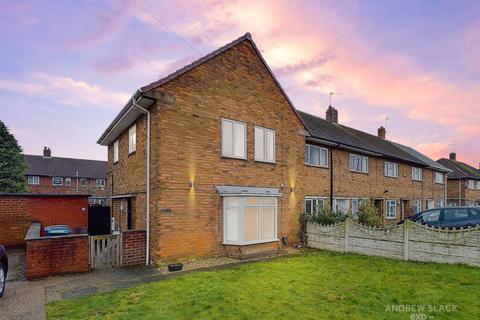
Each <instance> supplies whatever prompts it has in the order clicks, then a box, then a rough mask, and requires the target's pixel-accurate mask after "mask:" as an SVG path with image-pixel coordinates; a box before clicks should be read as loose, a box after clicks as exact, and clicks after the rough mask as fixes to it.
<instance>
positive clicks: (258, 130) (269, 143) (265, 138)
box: [255, 126, 275, 162]
mask: <svg viewBox="0 0 480 320" xmlns="http://www.w3.org/2000/svg"><path fill="white" fill-rule="evenodd" d="M255 161H263V162H275V130H272V129H267V128H262V127H257V126H255Z"/></svg>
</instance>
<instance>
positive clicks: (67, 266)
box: [26, 235, 89, 280]
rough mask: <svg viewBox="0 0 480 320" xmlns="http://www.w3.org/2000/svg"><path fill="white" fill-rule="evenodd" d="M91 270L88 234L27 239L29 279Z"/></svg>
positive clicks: (27, 271) (27, 273)
mask: <svg viewBox="0 0 480 320" xmlns="http://www.w3.org/2000/svg"><path fill="white" fill-rule="evenodd" d="M88 271H89V241H88V235H73V236H66V237H52V238H43V239H42V238H40V239H32V240H27V244H26V276H27V279H28V280H32V279H36V278H42V277H48V276H53V275H57V274H64V273H78V272H88Z"/></svg>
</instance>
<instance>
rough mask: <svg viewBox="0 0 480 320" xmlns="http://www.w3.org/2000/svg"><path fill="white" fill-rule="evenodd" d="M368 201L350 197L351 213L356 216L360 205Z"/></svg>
mask: <svg viewBox="0 0 480 320" xmlns="http://www.w3.org/2000/svg"><path fill="white" fill-rule="evenodd" d="M367 203H368V199H359V198H352V199H351V210H352V214H353V215H354V216H356V215H357V214H358V211H359V210H360V207H361V206H363V205H366V204H367Z"/></svg>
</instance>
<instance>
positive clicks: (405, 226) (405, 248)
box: [403, 219, 410, 260]
mask: <svg viewBox="0 0 480 320" xmlns="http://www.w3.org/2000/svg"><path fill="white" fill-rule="evenodd" d="M409 229H410V220H408V219H405V222H404V223H403V259H404V260H408V251H409V250H410V249H409V246H408V244H409V239H408V238H409V235H408V230H409Z"/></svg>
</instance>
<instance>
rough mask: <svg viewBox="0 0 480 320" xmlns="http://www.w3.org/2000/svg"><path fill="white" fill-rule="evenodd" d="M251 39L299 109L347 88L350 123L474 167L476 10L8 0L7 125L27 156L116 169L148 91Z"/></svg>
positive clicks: (479, 83) (479, 141) (465, 4)
mask: <svg viewBox="0 0 480 320" xmlns="http://www.w3.org/2000/svg"><path fill="white" fill-rule="evenodd" d="M134 1H137V2H138V4H140V5H141V6H143V7H144V8H145V9H147V11H148V12H150V13H151V14H152V15H154V16H155V17H157V18H158V19H159V20H160V21H161V23H159V22H158V21H156V20H154V19H153V18H152V17H151V16H149V15H148V14H147V13H145V12H144V11H143V10H142V9H141V8H140V7H139V6H138V5H137V4H136V3H135V2H134ZM169 30H173V31H174V32H175V33H177V34H178V35H179V36H180V37H181V38H182V39H184V40H182V39H181V38H179V37H177V36H176V35H175V34H173V33H172V32H170V31H169ZM246 32H250V33H251V34H252V36H253V39H254V41H255V42H256V44H257V46H258V47H259V49H260V50H261V51H262V54H263V55H264V57H265V59H266V61H267V63H268V64H269V65H270V66H271V68H272V69H273V71H274V73H275V74H276V75H277V78H278V79H279V81H280V82H281V84H282V85H283V87H284V89H285V91H286V92H287V94H288V95H289V97H290V98H291V100H292V101H293V103H294V105H295V106H296V107H297V108H298V109H300V110H304V111H306V112H310V113H314V114H317V115H320V116H322V117H323V116H324V111H325V109H326V108H327V106H328V92H331V91H334V92H338V93H340V95H338V96H334V100H333V105H334V106H335V107H337V109H338V110H339V118H340V122H341V123H342V124H345V125H348V126H352V127H354V128H358V129H361V130H364V131H367V132H370V133H376V130H377V128H378V126H380V125H384V123H385V117H388V118H390V120H388V122H387V138H388V139H391V140H393V141H396V142H400V143H403V144H407V145H409V146H412V147H414V148H416V149H418V150H419V151H421V152H423V153H425V154H426V155H428V156H430V157H432V158H433V159H435V160H436V159H438V158H439V157H448V153H449V152H450V151H452V150H454V151H456V152H457V159H459V160H462V161H466V162H468V163H470V164H471V165H473V166H475V167H477V166H478V163H479V162H480V1H471V2H469V1H404V0H403V1H338V0H335V1H304V2H301V1H260V0H256V1H245V2H243V1H231V0H229V1H221V0H213V1H209V0H206V1H205V0H203V1H172V2H168V1H153V0H123V1H114V0H112V1H107V0H105V1H98V0H92V1H86V0H85V1H79V0H71V1H40V0H39V1H17V0H14V1H10V0H2V1H0V40H1V44H2V45H1V49H0V119H1V120H3V121H4V122H5V123H6V124H7V126H8V127H9V128H10V130H11V131H12V132H13V133H14V134H15V136H16V137H17V139H18V140H19V142H20V144H21V145H22V147H23V149H24V151H25V153H30V154H40V153H41V151H42V148H43V146H44V145H47V146H51V147H52V153H53V155H54V156H64V157H78V158H92V159H104V160H106V149H105V147H101V146H99V145H97V144H96V141H97V139H98V137H99V136H100V134H101V133H102V132H103V130H104V129H105V128H106V127H107V125H108V124H109V123H110V122H111V121H112V120H113V118H114V117H115V115H116V114H117V112H118V111H119V110H120V109H121V108H122V107H123V105H124V104H125V103H126V102H127V101H128V99H129V98H130V96H131V95H132V94H133V93H134V91H135V90H136V89H137V88H138V87H140V86H142V85H145V84H147V83H150V82H152V81H154V80H157V79H158V78H160V77H163V76H165V75H167V74H168V73H171V72H173V71H175V70H176V69H178V68H180V67H182V66H183V65H185V64H188V63H190V62H191V61H193V60H196V59H198V58H199V57H200V54H199V53H197V52H196V51H198V52H200V53H201V55H204V54H207V53H209V52H210V51H213V50H214V49H216V48H217V47H220V46H222V45H224V44H225V43H228V42H230V41H231V40H234V39H236V38H238V37H239V36H241V35H243V34H245V33H246ZM184 41H186V42H188V43H190V45H191V47H193V48H194V49H195V50H194V49H192V48H191V47H190V46H188V45H187V44H185V42H184Z"/></svg>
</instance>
